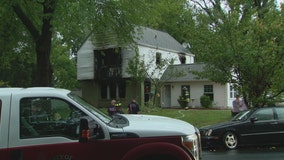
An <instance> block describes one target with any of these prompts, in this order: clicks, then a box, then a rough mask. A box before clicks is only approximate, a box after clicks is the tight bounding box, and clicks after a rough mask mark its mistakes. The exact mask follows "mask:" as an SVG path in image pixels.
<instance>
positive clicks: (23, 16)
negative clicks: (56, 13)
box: [12, 3, 39, 41]
mask: <svg viewBox="0 0 284 160" xmlns="http://www.w3.org/2000/svg"><path fill="white" fill-rule="evenodd" d="M12 8H13V10H14V12H15V13H16V15H17V16H18V17H19V19H20V20H21V21H22V22H23V24H24V25H25V26H26V28H27V30H29V32H30V33H31V35H32V37H33V39H34V41H37V39H38V38H39V31H38V30H37V29H36V27H35V25H34V24H33V23H32V21H31V20H30V19H29V18H28V17H27V16H26V14H25V13H24V12H23V10H22V8H21V7H20V5H19V4H18V3H16V4H14V5H13V6H12Z"/></svg>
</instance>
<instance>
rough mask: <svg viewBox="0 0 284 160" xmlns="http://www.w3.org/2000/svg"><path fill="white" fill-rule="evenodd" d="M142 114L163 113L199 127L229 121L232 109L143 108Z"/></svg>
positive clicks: (162, 114)
mask: <svg viewBox="0 0 284 160" xmlns="http://www.w3.org/2000/svg"><path fill="white" fill-rule="evenodd" d="M142 114H151V115H161V116H166V117H171V118H177V119H180V120H184V121H186V122H188V123H191V124H192V125H194V126H196V127H197V128H199V127H202V126H206V125H211V124H215V123H219V122H224V121H228V120H230V119H231V118H232V116H231V111H230V110H214V109H188V110H184V109H160V108H154V109H153V108H147V107H145V108H142Z"/></svg>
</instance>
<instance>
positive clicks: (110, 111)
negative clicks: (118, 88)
mask: <svg viewBox="0 0 284 160" xmlns="http://www.w3.org/2000/svg"><path fill="white" fill-rule="evenodd" d="M115 104H116V100H114V99H113V100H111V102H110V106H109V107H108V109H107V112H108V115H110V116H112V115H114V114H116V108H115Z"/></svg>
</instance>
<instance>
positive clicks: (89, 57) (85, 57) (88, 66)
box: [77, 40, 94, 80]
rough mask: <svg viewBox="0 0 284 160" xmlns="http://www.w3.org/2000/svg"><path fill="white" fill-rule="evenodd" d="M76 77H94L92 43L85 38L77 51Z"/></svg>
mask: <svg viewBox="0 0 284 160" xmlns="http://www.w3.org/2000/svg"><path fill="white" fill-rule="evenodd" d="M77 56H78V57H77V79H78V80H87V79H94V45H93V44H92V43H91V41H89V40H87V41H86V43H84V45H83V46H82V47H81V48H80V49H79V51H78V52H77Z"/></svg>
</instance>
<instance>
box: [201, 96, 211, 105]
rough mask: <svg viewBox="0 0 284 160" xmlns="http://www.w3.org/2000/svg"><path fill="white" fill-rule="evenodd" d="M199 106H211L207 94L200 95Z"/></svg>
mask: <svg viewBox="0 0 284 160" xmlns="http://www.w3.org/2000/svg"><path fill="white" fill-rule="evenodd" d="M200 103H201V106H202V107H204V108H210V107H212V101H211V100H210V97H209V96H206V95H203V96H201V97H200Z"/></svg>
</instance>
